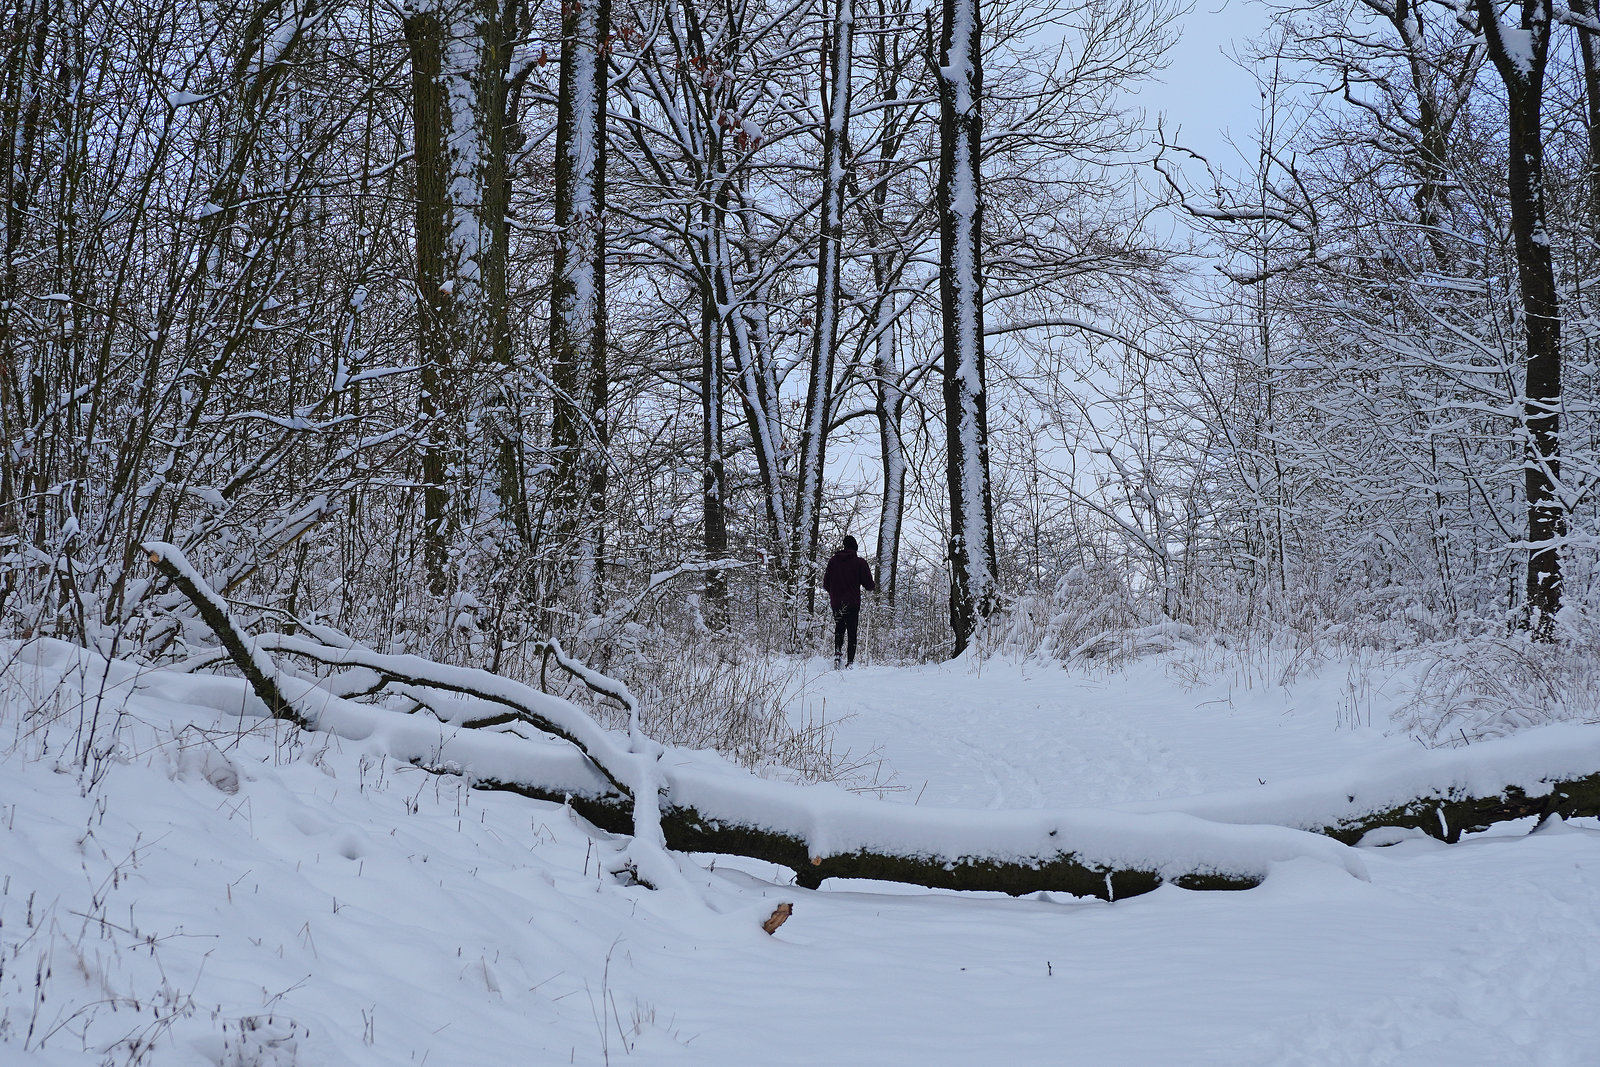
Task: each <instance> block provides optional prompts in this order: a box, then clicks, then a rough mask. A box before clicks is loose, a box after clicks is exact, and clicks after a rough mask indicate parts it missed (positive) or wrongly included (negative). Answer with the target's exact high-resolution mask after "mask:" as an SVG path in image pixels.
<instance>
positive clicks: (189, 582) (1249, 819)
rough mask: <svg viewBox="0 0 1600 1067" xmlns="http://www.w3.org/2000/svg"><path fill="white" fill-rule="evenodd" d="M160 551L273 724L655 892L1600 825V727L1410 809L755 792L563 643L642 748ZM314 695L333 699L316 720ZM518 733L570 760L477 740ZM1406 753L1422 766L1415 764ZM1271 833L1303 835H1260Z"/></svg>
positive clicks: (562, 704) (783, 788)
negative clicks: (605, 862)
mask: <svg viewBox="0 0 1600 1067" xmlns="http://www.w3.org/2000/svg"><path fill="white" fill-rule="evenodd" d="M147 548H148V549H149V551H150V553H151V557H152V559H153V560H154V561H155V562H156V564H157V566H158V567H161V568H162V570H163V573H167V574H168V575H169V577H172V578H173V581H174V583H175V584H176V585H177V586H178V587H179V588H180V589H182V590H183V591H184V592H185V594H186V595H188V596H189V597H190V599H191V600H193V601H194V602H195V605H196V607H197V609H199V611H200V613H201V617H202V618H203V619H205V621H206V622H207V624H208V625H210V626H211V627H212V628H213V630H215V631H216V633H217V636H218V639H219V641H221V643H222V645H223V647H224V649H226V650H227V651H228V654H229V657H230V658H231V659H232V660H233V662H234V663H235V665H236V666H238V668H239V669H240V671H241V673H243V674H244V675H245V678H246V680H247V681H248V682H249V684H250V685H251V687H252V688H253V689H254V690H255V691H256V694H257V696H258V697H260V699H261V701H262V703H263V704H265V705H266V706H267V709H268V712H269V713H270V714H273V715H275V716H278V717H280V718H285V719H289V720H291V721H294V722H296V723H297V724H300V725H302V726H306V727H307V728H317V729H325V730H330V731H332V732H335V733H340V734H343V735H347V736H351V737H368V736H371V735H372V734H373V733H374V732H375V731H376V730H379V729H385V730H387V735H386V737H385V742H386V745H387V748H388V751H390V753H391V755H393V756H395V757H396V758H399V759H404V760H408V761H410V762H412V763H414V764H416V765H417V766H420V767H423V768H426V769H428V770H431V771H435V772H438V773H450V774H457V775H461V776H463V777H464V778H466V779H467V780H468V781H469V782H470V783H471V784H472V785H474V786H476V787H479V788H485V789H502V790H510V791H514V792H517V793H520V794H522V795H524V796H529V797H534V798H536V799H540V800H550V801H555V802H558V803H561V802H565V803H569V804H570V805H571V806H572V808H573V809H574V810H575V811H577V812H579V813H580V814H582V815H584V816H585V817H587V818H588V819H589V820H591V821H592V822H593V823H595V824H596V825H597V826H599V827H601V828H602V829H605V830H608V831H612V832H615V833H621V834H631V835H633V837H634V840H635V842H636V843H640V844H641V845H642V846H643V847H644V852H643V854H644V855H646V856H654V857H655V858H654V859H653V860H652V861H651V862H650V863H648V864H646V866H647V867H648V870H642V871H641V877H643V878H644V879H645V880H646V881H656V882H659V881H661V880H662V879H663V878H665V879H669V880H670V879H672V874H673V872H675V871H676V867H675V866H671V867H670V869H669V865H668V864H667V863H666V862H664V861H665V860H666V857H665V855H664V854H662V855H659V856H657V855H656V850H659V849H671V850H674V851H677V852H708V853H722V854H730V855H738V856H748V857H752V858H755V859H760V860H765V861H768V862H771V863H775V864H779V865H782V866H785V867H789V868H791V869H793V870H794V871H795V874H796V881H797V882H798V884H800V885H801V886H805V887H815V886H817V885H820V884H821V882H822V881H823V880H824V879H826V878H867V879H877V880H885V881H898V882H910V883H913V884H918V885H924V886H929V887H934V888H945V889H958V890H988V891H999V892H1004V893H1010V894H1023V893H1032V892H1039V891H1054V892H1064V893H1071V894H1073V895H1077V896H1094V897H1100V898H1103V899H1106V900H1115V899H1121V898H1123V897H1128V896H1134V895H1137V894H1140V893H1145V892H1149V891H1150V890H1152V889H1155V888H1156V887H1158V886H1160V885H1162V884H1163V883H1171V884H1175V885H1178V886H1182V887H1185V888H1192V889H1245V888H1249V887H1251V886H1254V885H1257V884H1259V883H1260V881H1261V880H1262V879H1263V878H1264V877H1265V876H1266V872H1267V871H1268V869H1269V868H1270V866H1271V865H1272V864H1273V863H1274V862H1278V861H1281V860H1287V859H1292V858H1300V857H1308V858H1315V859H1319V860H1322V861H1324V862H1330V863H1333V864H1336V865H1339V866H1341V867H1343V868H1344V869H1345V870H1347V871H1349V872H1350V873H1352V874H1355V875H1357V876H1361V875H1362V874H1363V866H1362V863H1361V860H1360V859H1359V857H1358V854H1357V853H1355V852H1354V851H1352V850H1351V849H1349V848H1348V847H1347V843H1351V842H1354V841H1357V840H1359V839H1360V838H1361V837H1362V836H1364V835H1365V834H1366V833H1368V832H1370V831H1371V830H1373V829H1377V828H1381V827H1402V828H1403V827H1416V828H1419V829H1422V830H1424V831H1425V832H1428V833H1431V834H1433V836H1437V837H1441V838H1442V839H1444V840H1455V839H1456V838H1457V837H1458V836H1459V834H1460V833H1461V832H1462V831H1463V830H1467V829H1476V828H1479V827H1481V826H1482V825H1487V824H1488V823H1491V822H1495V821H1501V820H1503V819H1508V818H1516V817H1520V816H1523V815H1530V814H1539V815H1543V814H1562V815H1593V814H1600V774H1597V773H1594V772H1592V771H1591V770H1590V768H1593V767H1595V766H1600V731H1593V730H1587V731H1584V732H1583V733H1582V734H1581V737H1582V739H1583V740H1584V742H1585V745H1586V746H1587V747H1585V746H1584V745H1579V746H1577V750H1575V749H1574V742H1573V740H1572V739H1570V738H1566V739H1563V740H1562V741H1561V742H1560V745H1561V749H1560V751H1561V752H1563V753H1565V754H1566V756H1565V759H1564V761H1562V760H1557V759H1556V756H1555V755H1553V754H1552V753H1551V752H1550V751H1546V749H1548V748H1549V746H1548V745H1547V746H1546V747H1545V748H1538V746H1534V748H1533V749H1532V750H1530V751H1531V753H1532V754H1531V755H1530V754H1529V753H1528V752H1524V753H1523V755H1524V757H1525V758H1524V763H1526V765H1527V768H1534V767H1550V768H1555V773H1554V775H1553V776H1552V775H1548V774H1547V775H1546V776H1545V777H1542V778H1541V777H1540V776H1539V774H1536V773H1534V772H1533V771H1532V770H1529V769H1524V771H1523V772H1522V773H1521V774H1520V775H1519V776H1513V777H1515V778H1517V780H1516V782H1515V784H1510V785H1503V786H1502V785H1493V786H1489V785H1486V784H1485V783H1487V782H1489V781H1490V780H1491V779H1490V778H1489V777H1487V776H1488V775H1489V774H1490V773H1491V771H1492V769H1493V762H1494V761H1493V754H1492V751H1491V750H1492V749H1493V747H1494V746H1495V745H1508V744H1511V743H1512V742H1517V741H1519V739H1517V738H1512V739H1507V740H1506V741H1502V742H1493V743H1489V744H1484V745H1479V746H1474V748H1473V749H1472V751H1471V754H1470V755H1465V756H1464V755H1461V754H1459V753H1457V754H1450V753H1442V754H1436V755H1434V756H1431V757H1429V758H1430V759H1431V761H1432V762H1431V763H1429V761H1428V760H1426V759H1425V760H1423V761H1422V762H1424V763H1428V765H1429V768H1431V770H1430V773H1435V774H1436V775H1438V776H1440V777H1439V778H1438V780H1439V781H1441V782H1446V781H1447V782H1451V783H1455V784H1454V785H1449V786H1437V787H1434V788H1433V789H1432V790H1431V793H1430V795H1426V796H1418V795H1411V796H1409V797H1408V796H1407V795H1405V794H1404V793H1403V789H1404V788H1405V783H1406V782H1408V781H1410V782H1414V781H1416V780H1417V779H1416V776H1415V775H1411V776H1410V777H1407V776H1406V775H1399V777H1397V778H1396V779H1395V781H1392V782H1386V784H1384V786H1383V788H1377V787H1371V788H1363V789H1362V790H1358V791H1356V792H1351V793H1348V794H1346V793H1344V792H1343V791H1342V787H1340V792H1339V794H1338V796H1337V797H1334V796H1333V795H1332V794H1331V793H1330V792H1329V788H1330V787H1332V786H1333V782H1332V780H1329V781H1326V782H1317V783H1313V784H1314V785H1315V786H1316V787H1317V788H1316V789H1312V790H1307V789H1306V788H1303V787H1296V786H1293V785H1285V786H1281V787H1277V788H1275V789H1270V790H1263V791H1261V792H1249V793H1241V794H1237V795H1233V796H1223V797H1220V798H1196V799H1195V800H1193V801H1189V802H1187V803H1184V802H1178V803H1172V802H1167V803H1166V804H1165V805H1162V806H1143V808H1144V809H1145V810H1134V809H1128V810H1123V811H1078V812H1041V811H1029V812H1005V811H967V810H957V809H938V808H930V807H921V806H914V805H905V804H892V803H887V802H883V801H877V800H869V799H865V798H862V797H858V796H855V795H853V794H850V793H848V792H846V791H844V790H840V789H837V788H834V787H827V786H797V785H792V784H789V783H783V782H774V781H769V780H765V779H761V778H757V777H755V776H753V775H749V774H747V773H744V772H742V771H739V770H737V769H736V768H733V767H731V766H730V765H728V764H726V763H723V762H721V761H720V760H717V759H716V758H714V757H712V756H710V755H708V754H704V753H690V752H684V751H679V750H670V751H669V750H664V749H662V748H661V747H660V746H659V745H655V744H654V742H650V741H649V740H648V739H647V738H643V737H642V735H640V734H639V733H638V731H637V704H636V702H635V701H634V700H633V698H632V695H631V694H629V693H628V692H627V689H626V687H625V686H621V685H620V683H617V682H615V681H614V680H611V679H607V678H605V677H604V676H603V675H599V674H598V673H596V672H594V671H591V670H589V669H588V668H587V667H584V666H583V665H582V664H581V663H578V662H577V661H575V660H571V659H570V658H568V657H566V656H565V655H564V654H563V653H562V652H561V650H560V647H559V646H558V645H555V644H553V643H552V644H551V645H549V646H547V653H548V655H549V656H550V657H551V658H552V659H553V660H554V661H555V662H557V663H558V664H560V665H561V666H562V667H563V668H564V669H567V670H569V671H570V672H571V673H573V674H574V676H575V677H578V678H580V679H582V680H583V681H585V683H586V684H588V685H590V687H591V688H594V689H595V690H596V691H598V692H602V693H605V694H606V695H608V696H610V697H612V698H613V699H616V700H618V701H619V702H620V703H622V704H623V706H624V707H627V708H628V709H629V711H630V718H631V720H632V724H633V729H632V731H630V747H629V748H626V749H625V748H623V747H622V746H621V745H620V744H619V739H618V738H617V736H616V735H614V734H612V733H610V732H608V731H606V730H604V729H602V728H601V727H600V726H599V725H598V724H597V723H596V722H595V721H594V720H593V719H592V718H590V717H589V716H588V715H587V714H585V713H584V712H583V711H582V710H581V709H579V708H577V707H576V706H574V705H572V704H570V703H568V702H567V701H565V700H561V699H560V698H558V697H554V696H551V695H549V694H546V693H541V692H539V691H538V690H536V689H534V688H532V687H530V686H526V685H523V684H521V683H519V682H515V681H512V680H510V679H507V678H502V677H499V676H497V675H493V674H490V673H488V672H486V671H481V670H475V669H471V668H465V667H452V666H448V665H443V664H438V663H433V662H430V661H428V660H425V659H422V658H420V657H416V656H392V655H385V654H381V653H377V652H374V651H372V650H370V649H366V648H362V647H359V646H357V645H356V644H355V643H354V642H351V641H348V639H342V640H338V641H337V643H336V644H329V643H326V641H327V639H328V638H329V637H330V636H332V635H329V634H318V635H317V636H318V637H319V639H320V640H311V639H308V638H303V637H291V636H286V635H282V634H265V635H262V636H261V637H259V638H256V639H254V640H252V639H250V638H247V637H245V636H244V635H243V634H242V633H241V632H240V631H239V629H238V627H237V625H236V624H235V623H234V621H233V620H232V618H231V616H230V615H229V614H228V611H227V608H226V605H225V604H224V603H223V602H222V601H221V599H220V598H219V597H217V596H216V594H215V593H214V592H212V591H211V590H210V589H209V587H207V586H206V585H205V583H204V582H203V580H201V579H200V578H199V575H198V574H196V573H195V572H194V571H193V568H192V567H189V566H188V564H187V561H185V560H183V559H182V556H181V553H177V550H176V549H172V548H171V546H162V545H150V546H147ZM339 636H340V637H342V635H339ZM269 652H277V653H281V654H288V655H294V656H297V657H301V658H304V659H308V660H311V661H313V662H315V663H319V664H322V665H324V666H328V667H334V668H341V669H344V670H346V671H354V672H358V676H359V677H362V678H366V677H367V676H368V675H369V674H370V676H371V677H372V678H375V679H379V680H381V681H382V684H383V685H386V686H390V687H394V688H397V689H398V690H400V691H401V692H404V693H406V694H407V695H409V696H410V697H411V698H412V699H413V700H418V701H420V702H422V703H425V704H427V705H428V706H429V707H430V709H431V710H432V711H433V712H434V714H435V715H436V716H438V717H439V718H440V719H441V720H444V721H443V722H442V723H441V724H436V725H433V726H429V725H428V724H427V723H426V722H425V721H423V720H419V719H417V718H416V717H413V716H405V715H401V714H398V713H395V712H390V711H385V710H383V709H379V708H376V707H374V706H372V705H369V704H356V703H353V702H350V701H348V700H344V699H342V698H341V697H339V696H336V695H334V694H332V693H329V692H326V691H321V690H317V689H316V688H315V686H314V685H313V684H312V683H310V682H303V683H300V684H302V685H303V692H300V693H295V694H292V695H293V697H294V699H293V700H291V699H289V696H288V695H286V694H285V692H284V687H283V685H282V682H283V680H285V679H286V678H287V677H288V676H285V675H283V674H282V672H281V671H280V670H279V669H278V668H277V666H276V664H275V663H274V662H273V660H272V657H271V656H270V655H268V653H269ZM311 694H315V696H316V698H317V699H318V700H320V701H321V702H322V703H321V704H320V705H318V706H317V708H316V709H315V713H313V712H312V710H311V708H310V707H309V698H310V695H311ZM432 694H439V696H438V697H435V696H432ZM440 697H443V699H440ZM295 701H299V702H300V705H299V706H297V705H296V702H295ZM513 721H516V722H522V723H526V724H528V725H530V726H533V727H534V728H536V729H537V730H539V731H541V732H542V733H544V734H547V735H550V737H551V738H552V739H559V740H560V741H562V742H565V743H566V745H567V746H570V747H558V746H556V745H555V744H554V743H553V742H542V741H540V740H537V739H529V738H524V737H520V736H507V735H505V734H497V733H493V732H491V731H488V730H483V729H470V728H469V727H472V726H483V725H491V724H499V725H505V724H508V723H511V722H513ZM383 724H388V725H383ZM402 724H404V729H402V728H401V725H402ZM1576 729H1579V730H1582V729H1583V728H1576ZM1575 736H1578V735H1575ZM1523 747H1524V748H1527V747H1528V745H1527V744H1526V743H1524V745H1523ZM1408 755H1410V756H1412V757H1413V759H1412V764H1415V762H1416V760H1417V758H1418V754H1408ZM1422 755H1427V754H1422ZM1452 761H1454V762H1453V763H1452ZM1463 761H1466V762H1465V764H1463ZM1412 764H1407V766H1411V765H1412ZM1457 764H1463V766H1466V771H1463V770H1462V768H1461V767H1459V766H1456V765H1457ZM1452 768H1454V769H1453V770H1452ZM1565 768H1577V769H1578V772H1577V773H1567V771H1566V770H1565ZM1402 769H1403V768H1402ZM1467 771H1470V772H1471V773H1467ZM1508 780H1509V779H1507V778H1501V779H1498V780H1496V781H1498V782H1505V781H1508ZM1463 783H1464V784H1463ZM1297 788H1298V792H1296V789H1297ZM1397 791H1398V792H1397ZM1358 794H1359V800H1358ZM1173 808H1182V809H1183V810H1177V811H1175V810H1172V809H1173ZM1272 822H1287V823H1290V825H1288V826H1285V825H1263V824H1267V823H1272ZM1246 824H1248V825H1246ZM680 880H681V879H680Z"/></svg>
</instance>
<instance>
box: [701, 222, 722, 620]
mask: <svg viewBox="0 0 1600 1067" xmlns="http://www.w3.org/2000/svg"><path fill="white" fill-rule="evenodd" d="M712 211H713V209H712V206H711V205H710V204H702V205H701V207H700V221H701V223H702V224H703V225H704V226H706V227H707V228H708V231H709V227H710V225H711V215H712ZM707 243H708V246H709V244H710V242H709V241H708V242H707ZM707 252H710V248H709V247H708V248H707ZM720 326H721V322H720V319H719V317H718V315H717V309H716V304H715V303H714V300H713V294H712V293H711V292H708V291H707V290H706V288H705V287H704V286H702V287H701V290H700V469H701V472H702V474H701V479H702V480H701V502H702V505H703V526H704V534H705V541H704V545H705V552H706V559H723V558H725V557H726V556H727V554H728V506H727V477H726V471H725V468H724V466H723V460H722V338H721V329H720ZM705 597H706V603H705V607H706V616H707V619H706V621H707V623H708V624H709V625H710V626H711V628H712V629H714V630H715V629H720V628H721V627H722V625H723V624H724V622H725V621H726V619H727V600H728V584H727V578H726V576H724V574H723V573H722V572H721V571H708V572H707V573H706V586H705Z"/></svg>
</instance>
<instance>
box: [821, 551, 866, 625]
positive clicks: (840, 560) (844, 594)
mask: <svg viewBox="0 0 1600 1067" xmlns="http://www.w3.org/2000/svg"><path fill="white" fill-rule="evenodd" d="M822 588H824V589H826V590H827V591H828V606H829V607H830V608H832V609H833V610H834V611H838V610H839V609H840V608H859V607H860V606H861V590H862V589H876V588H878V585H877V583H876V582H874V581H873V580H872V568H871V567H869V566H867V561H866V560H864V559H862V558H861V557H860V556H858V555H856V554H855V553H854V552H852V551H850V550H849V549H848V548H841V549H840V550H839V551H837V552H835V553H834V554H833V558H831V559H829V560H828V569H827V570H825V571H823V572H822Z"/></svg>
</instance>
